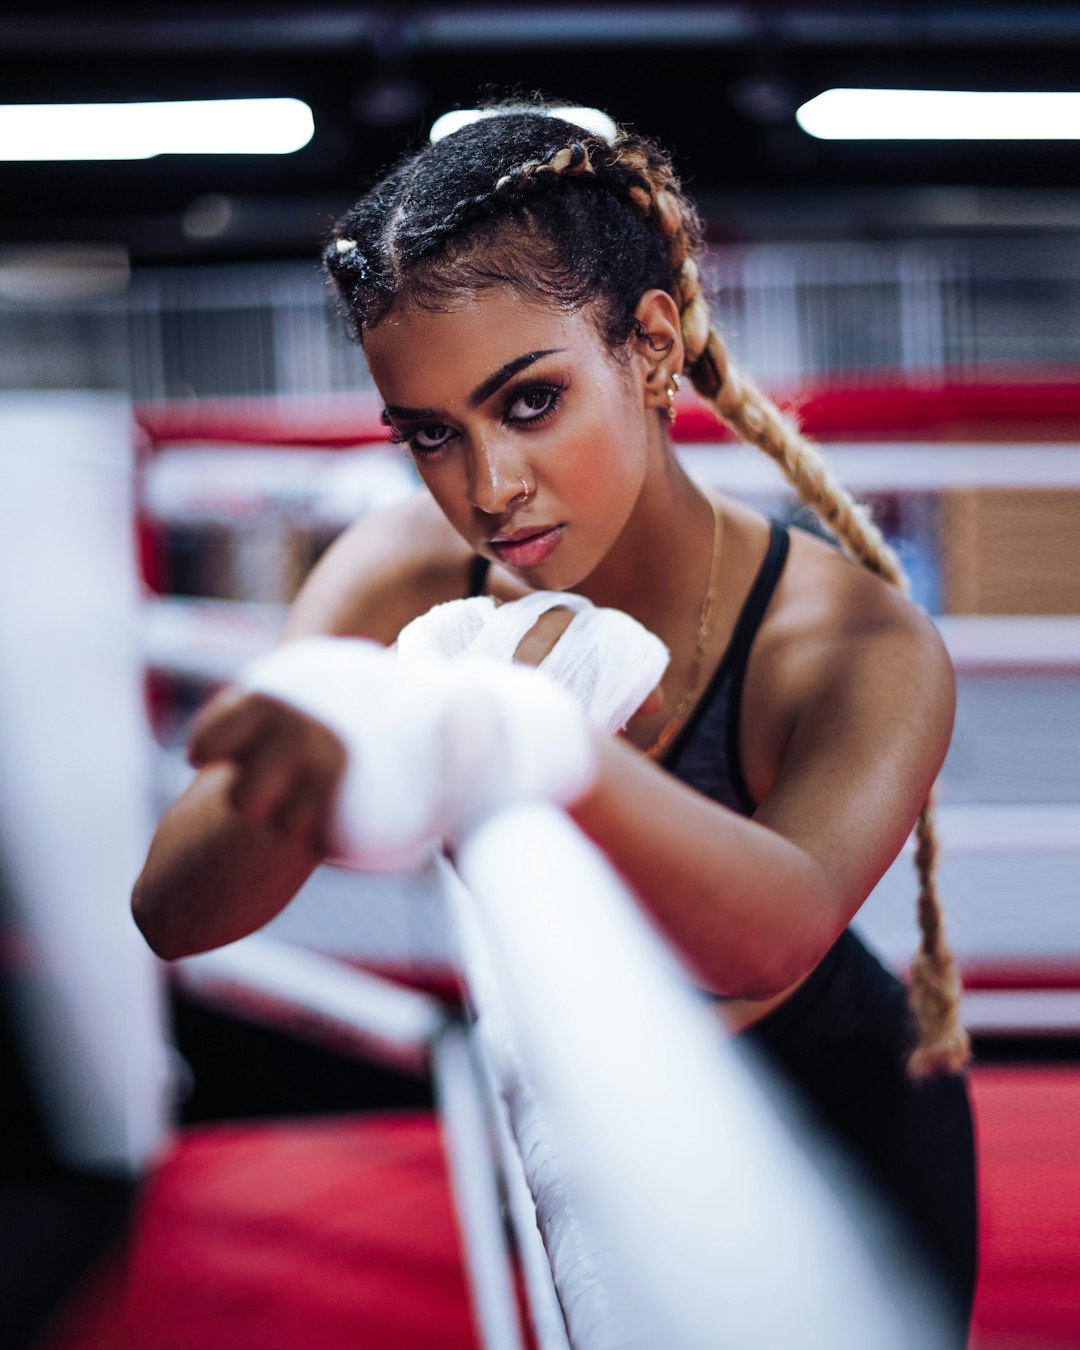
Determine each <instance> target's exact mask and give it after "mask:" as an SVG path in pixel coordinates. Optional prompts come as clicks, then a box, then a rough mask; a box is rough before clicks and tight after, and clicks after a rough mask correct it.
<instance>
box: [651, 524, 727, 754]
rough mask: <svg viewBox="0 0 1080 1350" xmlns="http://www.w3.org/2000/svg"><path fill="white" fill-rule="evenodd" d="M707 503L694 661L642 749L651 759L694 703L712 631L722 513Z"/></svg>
mask: <svg viewBox="0 0 1080 1350" xmlns="http://www.w3.org/2000/svg"><path fill="white" fill-rule="evenodd" d="M709 505H710V506H711V507H712V510H713V548H712V561H711V563H710V564H709V586H708V589H707V590H706V592H705V599H704V600H702V602H701V617H700V618H699V620H698V630H697V641H696V642H695V643H694V660H693V662H692V664H691V666H690V679H689V680H688V681H687V684H686V688H685V689H684V690H683V692H682V697H681V698H680V699H679V701H678V703H676V704H675V711H674V712H673V713H672V715H671V719H670V721H668V722H667V723H666V724H665V725H664V727H663V728H662V729H661V731H660V735H659V736H657V738H656V740H655V741H653V743H652V745H650V746H649V748H648V750H646V751H645V753H646V755H648V757H649V758H650V759H660V758H661V756H662V755H663V754H664V752H665V750H667V748H668V746H669V745H670V744H671V742H672V741H673V740H674V739H675V734H676V732H677V731H678V730H679V728H680V727H681V726H682V724H683V720H684V718H685V717H686V714H687V713H688V712H689V711H690V709H691V707H692V706H693V703H694V695H695V694H696V693H697V688H698V682H699V681H700V679H701V667H702V664H703V662H704V660H705V648H706V645H707V643H708V641H709V634H710V632H711V631H712V621H713V611H714V610H715V609H716V586H717V580H718V575H719V567H720V545H721V541H722V540H723V537H724V513H723V512H722V511H721V510H720V508H719V506H717V504H716V502H714V501H712V500H711V499H710V501H709Z"/></svg>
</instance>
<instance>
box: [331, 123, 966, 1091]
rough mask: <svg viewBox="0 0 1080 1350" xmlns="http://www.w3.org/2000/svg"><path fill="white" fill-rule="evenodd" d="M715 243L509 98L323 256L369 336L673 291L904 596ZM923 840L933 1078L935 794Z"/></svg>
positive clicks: (810, 491) (355, 212)
mask: <svg viewBox="0 0 1080 1350" xmlns="http://www.w3.org/2000/svg"><path fill="white" fill-rule="evenodd" d="M702 250H703V234H702V228H701V222H700V219H699V217H698V214H697V212H696V210H695V208H694V206H693V204H692V203H691V202H690V200H689V199H688V197H687V196H686V194H685V192H684V191H683V188H682V186H681V184H680V182H679V179H678V176H677V174H676V172H675V169H674V167H673V165H672V162H671V158H670V156H669V155H668V154H666V153H665V152H664V151H663V150H662V149H661V148H660V147H659V146H657V145H655V144H654V143H653V142H651V141H649V140H647V139H646V138H644V137H642V136H638V135H636V134H633V133H630V132H625V131H620V132H619V133H618V135H616V137H615V138H614V139H613V140H611V141H607V140H605V139H603V138H602V137H599V136H596V135H594V134H591V133H589V132H588V131H585V130H584V129H582V128H581V127H577V126H575V125H573V124H572V123H569V122H567V121H566V120H564V119H563V118H561V117H556V116H553V115H551V114H549V113H547V112H545V111H544V108H543V106H542V105H528V106H522V105H510V106H506V107H504V108H502V109H499V110H497V112H496V113H495V115H488V116H487V117H485V118H483V119H482V120H480V121H478V122H476V123H473V124H471V125H469V126H467V127H465V128H463V129H461V130H460V131H457V132H455V133H453V134H452V135H450V136H447V137H446V138H445V139H444V140H442V141H439V142H437V143H435V144H433V145H429V146H426V147H425V148H424V149H422V150H420V151H419V152H417V153H416V154H415V155H413V156H411V157H409V158H407V159H405V160H404V161H402V162H401V163H399V164H398V165H397V166H396V167H395V168H394V169H393V170H391V172H390V173H388V174H387V175H386V177H384V178H383V179H382V181H381V182H379V183H378V184H377V185H376V186H375V187H374V188H373V189H372V190H371V191H370V192H369V193H368V194H367V195H366V196H365V197H364V198H363V199H362V200H361V201H360V202H358V203H357V205H356V206H355V207H354V208H353V209H352V210H351V211H350V212H349V213H348V214H347V215H346V216H345V217H344V218H343V219H342V220H341V221H340V222H339V223H338V224H337V226H336V227H335V228H334V231H333V233H332V235H331V237H330V239H329V241H328V243H327V245H326V248H325V250H324V253H323V264H324V268H325V271H326V273H327V275H328V277H329V279H330V282H331V285H332V287H333V289H334V291H335V292H336V294H337V297H338V301H339V307H340V309H341V311H342V314H343V316H344V318H345V321H346V324H347V326H348V328H349V330H350V333H351V335H352V336H353V338H354V339H355V340H356V341H358V342H359V341H362V338H363V333H364V330H365V329H366V328H371V327H374V326H376V325H377V324H378V323H379V322H380V321H381V320H382V319H383V318H384V317H385V316H386V314H387V313H388V312H389V310H390V309H391V308H392V307H393V306H394V305H395V304H397V303H398V302H399V301H402V300H407V301H409V302H410V303H412V304H414V305H416V306H418V307H420V308H426V309H432V310H439V309H444V308H447V307H449V306H450V305H451V304H452V303H453V302H454V301H455V299H460V297H461V296H462V295H463V294H468V293H472V292H475V291H477V290H481V289H485V288H490V287H494V286H501V285H508V286H511V287H512V288H513V289H514V290H515V291H517V292H518V293H519V294H521V295H522V296H523V297H525V298H527V299H534V300H543V301H547V302H549V303H551V302H554V303H556V304H558V305H560V306H563V307H565V308H567V309H570V310H576V309H579V308H581V307H584V306H586V305H588V306H590V307H591V309H590V314H591V316H592V317H593V318H594V321H595V322H596V323H597V324H598V327H599V332H600V335H601V336H602V337H603V339H604V340H605V341H606V342H607V343H608V345H609V346H610V348H611V350H612V351H613V352H616V351H619V350H620V349H624V348H625V344H626V343H627V342H628V340H629V339H630V337H631V336H632V335H633V333H634V331H635V317H634V316H635V311H636V308H637V305H638V302H639V300H640V298H641V296H642V295H643V294H644V292H645V291H647V290H651V289H654V288H656V289H661V290H665V291H667V292H668V294H669V295H671V297H672V298H673V299H674V301H675V303H676V304H677V306H678V308H679V314H680V321H681V327H682V336H683V343H684V349H685V365H686V372H687V374H688V375H689V377H690V379H691V381H692V383H693V385H694V388H695V389H696V390H697V392H698V393H699V394H700V395H701V396H702V397H703V398H704V399H705V400H707V401H708V402H709V403H710V404H711V405H712V407H713V408H714V410H715V411H716V413H717V415H718V416H719V417H720V419H721V420H722V421H723V422H724V423H725V424H726V425H727V426H729V427H730V428H731V429H732V430H733V431H734V432H735V433H736V434H737V435H738V436H739V437H740V438H741V439H742V440H744V441H747V442H749V443H750V444H751V445H755V446H757V447H758V448H759V449H760V450H763V451H764V452H765V454H767V455H768V456H769V457H770V458H771V459H773V460H775V461H776V463H777V464H778V465H779V466H780V468H781V470H782V471H783V473H784V475H785V476H786V478H787V479H788V481H789V482H790V483H791V485H792V486H793V488H794V489H795V491H796V493H797V494H798V496H799V498H800V499H801V501H802V502H803V503H804V504H806V505H807V506H809V507H811V508H812V509H813V511H814V512H815V513H816V514H817V516H818V517H819V518H820V519H821V520H822V521H823V522H824V524H825V525H827V526H828V528H829V529H830V530H831V531H832V533H833V534H834V535H835V536H836V538H837V540H838V541H839V542H840V544H841V546H842V547H843V549H844V550H845V551H846V552H847V553H848V554H849V555H850V556H851V557H852V558H854V559H855V560H856V561H857V562H859V563H860V564H862V566H864V567H866V568H868V569H869V570H870V571H872V572H875V573H876V574H877V575H878V576H880V577H882V578H883V579H884V580H885V581H887V582H889V583H890V584H892V585H894V586H897V587H899V588H900V589H902V590H904V591H905V592H906V590H907V581H906V578H905V576H904V574H903V571H902V570H901V567H900V563H899V560H898V559H897V557H896V554H895V553H894V552H893V550H892V549H891V548H890V547H889V545H888V544H887V543H886V542H885V540H884V538H883V536H882V534H881V531H880V530H879V529H878V528H877V526H876V525H875V524H874V522H873V520H872V519H871V517H870V514H869V512H868V510H867V509H866V507H864V506H862V505H861V504H859V503H858V502H856V501H855V500H854V499H853V498H852V496H851V495H850V493H848V492H847V491H846V490H845V489H844V488H843V487H841V486H840V485H839V484H838V483H837V482H836V480H835V479H834V478H833V476H832V474H831V472H830V470H829V468H828V465H827V464H826V462H825V460H824V458H823V456H822V454H821V452H820V450H818V449H817V448H816V447H815V446H814V445H813V444H811V442H809V441H808V440H807V439H806V438H805V437H804V436H803V435H802V434H801V432H800V431H799V430H798V428H797V427H796V425H795V424H794V422H793V421H792V420H791V419H790V418H788V417H787V416H785V415H784V414H782V413H781V412H780V410H779V409H778V408H777V407H776V405H775V404H774V403H772V402H771V400H770V399H768V398H767V397H766V396H765V394H763V393H762V391H761V390H760V389H759V388H758V387H757V385H756V384H754V382H753V381H752V380H750V379H749V378H748V377H747V376H746V375H745V374H743V373H742V372H741V371H740V370H738V369H737V367H736V366H735V365H734V364H733V363H732V361H731V359H730V357H729V355H728V351H727V348H726V346H725V344H724V342H723V339H722V338H721V337H720V335H719V333H718V332H717V331H716V329H715V328H714V327H713V325H712V320H711V315H710V310H709V304H708V301H707V298H706V296H705V293H704V290H703V288H702V282H701V273H700V269H699V265H698V258H699V257H700V255H701V253H702ZM916 845H917V846H916V850H915V862H916V868H917V872H918V877H919V895H918V918H919V928H920V933H921V941H920V945H919V951H918V953H917V955H916V958H915V961H914V963H913V965H912V972H911V981H910V987H909V1001H910V1004H911V1007H912V1010H913V1013H914V1015H915V1020H916V1026H917V1030H918V1042H917V1044H916V1046H915V1047H914V1049H913V1051H912V1053H911V1055H910V1058H909V1060H908V1070H909V1073H910V1074H911V1075H912V1076H923V1075H928V1074H931V1073H934V1072H937V1071H942V1070H944V1071H957V1070H959V1069H960V1068H962V1067H963V1065H964V1064H965V1063H966V1062H967V1060H968V1059H969V1057H970V1043H969V1040H968V1036H967V1033H966V1032H965V1031H964V1029H963V1027H962V1025H961V1024H960V1020H959V1004H960V993H961V986H960V978H959V974H958V971H957V969H956V965H955V962H954V960H953V957H952V954H951V952H950V950H949V947H948V944H947V942H946V939H945V935H944V927H943V922H942V914H941V907H940V904H939V901H938V897H937V890H936V885H935V870H936V858H937V840H936V833H935V826H934V815H933V801H932V795H931V797H930V798H928V799H927V801H926V803H925V804H924V806H923V808H922V810H921V812H920V813H919V818H918V822H917V825H916Z"/></svg>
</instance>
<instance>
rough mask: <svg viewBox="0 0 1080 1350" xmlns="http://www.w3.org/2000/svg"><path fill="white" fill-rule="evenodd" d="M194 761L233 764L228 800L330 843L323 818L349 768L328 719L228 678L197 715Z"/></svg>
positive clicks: (248, 814)
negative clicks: (322, 718) (328, 724)
mask: <svg viewBox="0 0 1080 1350" xmlns="http://www.w3.org/2000/svg"><path fill="white" fill-rule="evenodd" d="M188 760H189V762H190V763H191V764H193V765H194V766H195V767H196V768H202V767H204V766H205V765H207V764H212V763H216V762H219V761H223V760H224V761H228V762H229V763H230V764H231V765H232V766H233V770H234V772H233V776H232V780H231V783H230V787H229V801H230V802H231V804H232V806H233V808H234V809H235V811H236V812H237V814H238V815H240V816H241V817H242V818H243V819H244V820H248V821H252V822H259V821H265V822H267V823H268V824H270V825H271V826H272V827H273V828H274V829H276V830H278V831H279V832H280V833H281V834H284V835H289V836H291V837H293V838H295V840H296V841H297V842H298V843H301V844H303V845H304V846H305V847H306V848H308V849H310V850H312V851H314V852H318V853H321V854H324V855H325V854H326V853H327V852H329V851H330V846H329V841H328V839H327V837H326V825H327V822H328V821H329V819H330V816H331V809H332V803H333V800H334V796H335V793H336V792H337V788H338V785H339V783H340V781H341V776H342V774H343V773H344V770H345V763H346V754H345V747H344V745H343V744H342V743H341V741H340V739H339V738H338V737H337V736H336V735H335V734H334V733H333V731H331V730H330V728H329V727H328V726H326V725H325V724H324V723H323V722H320V721H317V720H316V719H315V718H313V717H308V716H307V715H306V714H305V713H302V712H299V711H298V710H297V709H296V708H293V707H290V706H289V705H288V704H285V703H281V702H279V701H278V700H277V699H274V698H269V697H267V696H266V695H264V694H254V693H250V692H248V691H247V690H245V689H243V688H242V687H241V686H238V685H231V686H230V687H229V688H227V689H224V690H222V691H221V693H219V694H217V695H216V696H215V697H214V698H213V699H211V701H210V702H209V703H208V704H207V706H206V707H205V708H204V709H203V710H202V712H201V713H200V714H199V716H198V717H197V718H196V721H195V726H194V730H193V732H192V735H191V740H190V742H189V744H188Z"/></svg>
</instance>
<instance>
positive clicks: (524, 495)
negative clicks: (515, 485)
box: [517, 478, 532, 502]
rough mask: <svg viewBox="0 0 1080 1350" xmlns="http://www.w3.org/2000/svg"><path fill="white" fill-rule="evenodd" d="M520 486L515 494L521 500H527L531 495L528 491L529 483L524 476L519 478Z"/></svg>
mask: <svg viewBox="0 0 1080 1350" xmlns="http://www.w3.org/2000/svg"><path fill="white" fill-rule="evenodd" d="M521 487H522V491H521V492H519V493H518V494H517V495H518V496H519V497H520V498H521V500H522V501H523V502H527V501H528V500H529V498H530V497H531V496H532V493H531V492H530V490H529V485H528V483H526V481H525V479H524V478H522V479H521Z"/></svg>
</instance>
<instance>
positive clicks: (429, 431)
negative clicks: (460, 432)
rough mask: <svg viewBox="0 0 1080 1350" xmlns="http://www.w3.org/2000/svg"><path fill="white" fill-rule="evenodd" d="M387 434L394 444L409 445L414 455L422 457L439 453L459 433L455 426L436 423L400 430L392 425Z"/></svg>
mask: <svg viewBox="0 0 1080 1350" xmlns="http://www.w3.org/2000/svg"><path fill="white" fill-rule="evenodd" d="M388 425H389V424H388ZM387 434H388V438H389V440H390V443H391V444H392V445H407V446H408V447H409V449H410V450H411V451H412V453H413V454H414V455H416V456H417V457H418V458H421V459H422V458H423V457H424V456H425V455H435V454H437V453H438V452H439V451H440V450H441V449H442V448H443V447H444V446H445V445H448V444H449V442H450V440H451V439H452V438H453V437H454V436H455V435H456V434H457V433H456V432H455V431H454V429H453V427H448V426H445V425H444V424H442V423H436V424H435V425H434V426H430V427H420V428H418V429H417V430H416V431H400V430H398V428H396V427H390V430H389V431H388V433H387Z"/></svg>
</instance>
